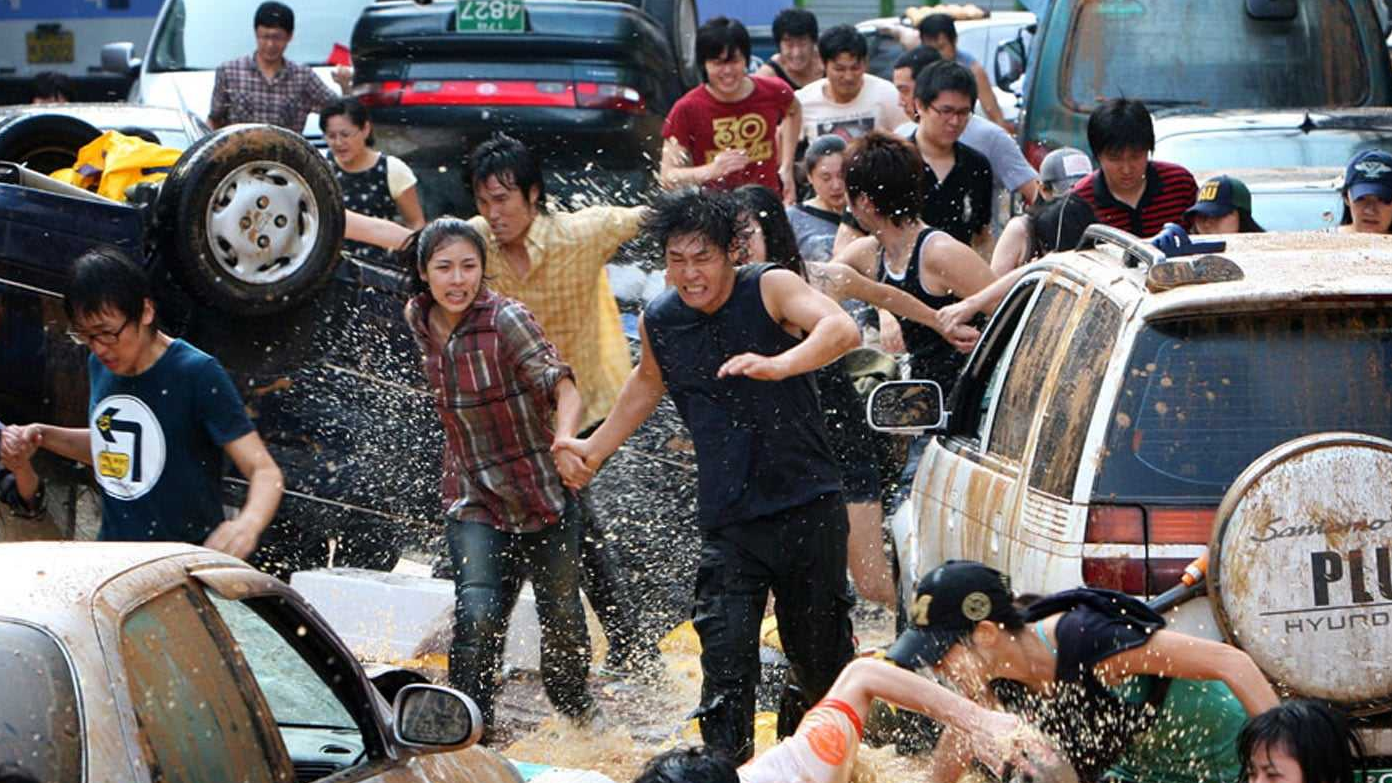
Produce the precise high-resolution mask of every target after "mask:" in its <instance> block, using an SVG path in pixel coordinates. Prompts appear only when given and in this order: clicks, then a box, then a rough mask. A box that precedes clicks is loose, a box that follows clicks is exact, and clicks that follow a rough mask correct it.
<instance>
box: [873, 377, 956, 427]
mask: <svg viewBox="0 0 1392 783" xmlns="http://www.w3.org/2000/svg"><path fill="white" fill-rule="evenodd" d="M865 415H866V418H868V419H869V421H870V428H871V429H874V430H878V431H879V432H899V433H908V434H913V435H917V434H919V433H928V434H931V435H943V434H946V432H947V418H948V416H947V411H946V410H944V405H943V393H942V387H941V386H939V385H938V384H937V383H936V382H935V381H887V382H885V383H882V384H880V385H879V386H876V387H875V390H874V391H872V392H870V400H869V401H868V402H867V403H866V404H865Z"/></svg>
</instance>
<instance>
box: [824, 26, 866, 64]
mask: <svg viewBox="0 0 1392 783" xmlns="http://www.w3.org/2000/svg"><path fill="white" fill-rule="evenodd" d="M817 54H819V55H821V57H822V62H828V63H829V62H831V61H832V60H835V59H836V58H837V57H840V56H841V55H843V54H849V55H850V56H852V57H854V58H856V59H857V60H860V61H862V62H864V60H865V58H866V57H869V56H870V47H869V45H868V44H866V43H865V36H863V35H861V34H860V33H859V32H858V31H857V30H856V29H855V28H854V27H852V26H851V25H848V24H838V25H836V26H835V27H831V28H828V29H827V30H826V32H824V33H822V35H821V37H820V38H818V39H817Z"/></svg>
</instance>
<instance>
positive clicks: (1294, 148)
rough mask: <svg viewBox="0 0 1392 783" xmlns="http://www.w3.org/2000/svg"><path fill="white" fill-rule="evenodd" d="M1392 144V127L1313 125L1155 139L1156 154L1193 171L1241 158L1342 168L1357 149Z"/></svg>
mask: <svg viewBox="0 0 1392 783" xmlns="http://www.w3.org/2000/svg"><path fill="white" fill-rule="evenodd" d="M1366 149H1392V128H1388V129H1385V130H1382V129H1375V130H1344V129H1342V128H1341V129H1337V130H1336V129H1329V130H1314V131H1311V132H1309V133H1305V132H1303V131H1301V130H1300V129H1298V128H1281V129H1271V130H1232V131H1219V132H1214V133H1202V132H1200V133H1178V134H1175V135H1173V136H1167V137H1165V138H1161V139H1157V140H1156V142H1155V158H1156V159H1157V160H1168V161H1171V162H1174V163H1178V164H1180V165H1182V166H1184V167H1185V168H1187V169H1189V170H1190V171H1221V170H1223V169H1228V168H1231V167H1232V166H1233V162H1234V161H1241V165H1242V167H1243V168H1245V169H1271V168H1286V167H1290V166H1334V167H1338V168H1341V169H1342V168H1343V167H1344V166H1345V165H1346V164H1347V163H1348V162H1349V159H1350V158H1352V157H1353V156H1354V155H1355V154H1357V153H1358V152H1361V151H1362V150H1366Z"/></svg>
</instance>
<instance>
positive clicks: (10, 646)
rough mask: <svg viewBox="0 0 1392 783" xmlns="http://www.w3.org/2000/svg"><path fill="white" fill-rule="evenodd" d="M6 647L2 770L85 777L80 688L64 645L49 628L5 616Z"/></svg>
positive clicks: (1, 632)
mask: <svg viewBox="0 0 1392 783" xmlns="http://www.w3.org/2000/svg"><path fill="white" fill-rule="evenodd" d="M0 650H4V651H5V654H4V655H0V682H3V683H5V697H4V698H3V699H0V770H11V771H16V770H17V771H22V772H26V773H28V774H29V775H31V776H32V777H33V779H34V780H65V781H66V780H82V777H83V776H82V724H81V721H80V720H79V719H78V709H77V688H76V686H75V684H74V683H73V672H72V669H71V668H69V666H68V660H67V658H66V656H64V655H63V651H62V649H60V648H59V647H58V643H57V642H55V641H54V640H53V638H52V637H50V636H49V635H48V634H46V633H44V632H43V631H40V630H38V629H36V628H32V627H30V626H27V625H21V624H19V623H15V622H3V621H0ZM14 779H16V780H19V779H21V778H20V777H19V776H18V775H16V776H15V778H14Z"/></svg>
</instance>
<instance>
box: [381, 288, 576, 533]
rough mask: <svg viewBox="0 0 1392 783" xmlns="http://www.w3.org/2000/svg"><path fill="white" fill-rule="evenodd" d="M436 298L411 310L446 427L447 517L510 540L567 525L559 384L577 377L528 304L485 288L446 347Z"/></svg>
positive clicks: (423, 298) (443, 488) (422, 299)
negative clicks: (436, 322) (557, 418)
mask: <svg viewBox="0 0 1392 783" xmlns="http://www.w3.org/2000/svg"><path fill="white" fill-rule="evenodd" d="M432 306H434V300H433V299H432V298H431V296H430V294H429V293H425V294H421V295H420V296H417V297H416V298H414V299H412V300H411V301H410V302H409V303H407V305H406V323H407V324H408V325H409V327H410V329H411V333H412V335H414V337H415V338H416V342H417V344H419V345H420V348H421V351H422V353H423V354H424V366H425V377H426V382H427V383H428V384H429V385H430V389H431V391H432V392H433V393H434V396H435V409H436V410H437V411H438V412H439V414H440V421H441V422H443V424H444V429H445V459H444V474H443V476H442V477H441V481H440V493H441V500H442V503H443V506H444V509H445V513H446V514H447V515H448V516H450V517H452V518H454V519H458V520H461V521H472V522H483V523H486V524H490V525H492V526H494V527H496V528H498V529H499V530H504V531H507V532H509V533H530V532H535V531H537V530H541V529H543V528H545V527H547V526H548V525H552V524H555V523H556V522H557V521H559V520H560V517H561V512H562V511H564V510H565V487H564V486H563V485H562V484H561V476H560V473H559V472H558V471H557V470H556V463H555V462H554V461H553V460H552V458H551V442H552V440H553V438H554V436H555V425H554V423H553V414H554V413H555V410H556V384H558V383H560V381H561V379H563V378H572V379H573V378H574V375H573V373H571V370H570V367H568V366H566V364H565V363H564V362H562V361H561V359H560V356H559V355H558V354H557V353H556V348H555V347H554V346H553V345H551V343H550V342H548V341H547V340H546V336H545V335H544V334H542V331H541V327H539V326H538V325H537V322H536V321H535V320H534V319H533V318H532V314H531V312H529V311H528V310H527V308H526V307H524V306H523V305H522V304H521V303H520V302H516V301H514V300H512V299H508V298H506V297H503V296H499V295H498V294H496V293H494V292H492V291H491V290H489V289H487V288H484V289H483V290H481V291H480V292H479V294H478V297H477V298H476V299H475V300H474V303H473V304H472V305H470V307H469V310H468V311H467V312H466V313H465V314H464V318H463V320H461V321H460V322H459V323H458V324H457V325H456V326H455V328H454V331H453V332H451V333H450V336H449V338H448V339H446V340H445V343H444V345H440V344H438V343H437V342H436V341H435V338H434V337H433V336H432V335H431V333H430V326H429V318H428V316H429V312H430V308H431V307H432Z"/></svg>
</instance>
